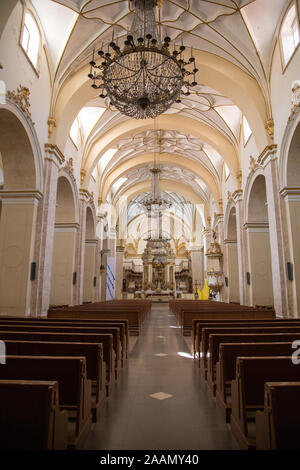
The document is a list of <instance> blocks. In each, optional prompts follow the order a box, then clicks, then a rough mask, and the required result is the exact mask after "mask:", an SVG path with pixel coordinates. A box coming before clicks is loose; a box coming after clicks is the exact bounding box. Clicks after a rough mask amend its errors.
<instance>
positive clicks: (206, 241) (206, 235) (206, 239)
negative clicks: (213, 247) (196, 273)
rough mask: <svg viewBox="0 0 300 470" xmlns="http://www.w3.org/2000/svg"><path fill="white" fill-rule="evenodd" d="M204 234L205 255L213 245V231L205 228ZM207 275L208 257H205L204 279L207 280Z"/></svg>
mask: <svg viewBox="0 0 300 470" xmlns="http://www.w3.org/2000/svg"><path fill="white" fill-rule="evenodd" d="M202 233H203V243H204V247H203V250H204V253H207V250H208V248H209V247H210V243H211V229H210V228H205V229H203V230H202ZM206 275H207V257H206V256H204V278H206Z"/></svg>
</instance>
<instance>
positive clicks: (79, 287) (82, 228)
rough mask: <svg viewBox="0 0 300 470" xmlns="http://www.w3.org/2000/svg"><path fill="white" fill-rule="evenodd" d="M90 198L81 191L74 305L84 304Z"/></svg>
mask: <svg viewBox="0 0 300 470" xmlns="http://www.w3.org/2000/svg"><path fill="white" fill-rule="evenodd" d="M87 204H88V196H87V192H86V191H85V190H80V197H79V230H78V236H77V243H76V255H75V272H76V273H77V282H76V286H75V288H74V299H73V302H74V304H75V305H76V304H82V302H83V283H84V268H85V261H84V257H85V232H86V208H87Z"/></svg>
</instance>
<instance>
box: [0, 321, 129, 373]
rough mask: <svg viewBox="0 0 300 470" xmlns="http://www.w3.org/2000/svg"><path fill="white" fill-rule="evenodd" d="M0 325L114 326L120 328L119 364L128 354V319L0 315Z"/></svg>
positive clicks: (122, 363) (123, 361) (122, 362)
mask: <svg viewBox="0 0 300 470" xmlns="http://www.w3.org/2000/svg"><path fill="white" fill-rule="evenodd" d="M1 325H38V326H39V325H41V326H43V325H48V326H60V325H61V326H65V327H67V326H68V327H71V326H72V327H76V328H79V327H83V328H84V327H85V328H95V327H106V326H108V327H110V326H111V327H116V328H119V330H120V343H121V366H122V367H123V366H124V364H125V359H126V358H127V356H128V347H129V330H128V320H109V319H103V320H85V321H84V320H75V319H74V320H72V319H69V320H68V319H56V320H48V319H47V318H39V319H37V318H26V319H24V317H23V318H22V317H0V329H1Z"/></svg>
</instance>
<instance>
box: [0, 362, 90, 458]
mask: <svg viewBox="0 0 300 470" xmlns="http://www.w3.org/2000/svg"><path fill="white" fill-rule="evenodd" d="M0 379H5V380H46V381H48V380H51V381H57V382H58V384H59V400H60V407H61V409H65V410H67V411H68V416H69V423H68V427H69V444H68V447H69V448H74V449H77V448H81V447H82V445H83V443H84V440H85V438H86V436H87V434H88V432H89V431H90V429H91V423H92V413H91V382H90V381H89V380H87V378H86V361H85V357H76V358H75V357H50V356H47V357H46V356H44V357H38V356H6V364H5V366H3V367H2V366H1V367H0Z"/></svg>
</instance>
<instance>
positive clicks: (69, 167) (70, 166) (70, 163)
mask: <svg viewBox="0 0 300 470" xmlns="http://www.w3.org/2000/svg"><path fill="white" fill-rule="evenodd" d="M65 168H66V170H68V171H69V172H70V173H73V172H74V167H73V158H69V160H68V161H67V163H66V166H65Z"/></svg>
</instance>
